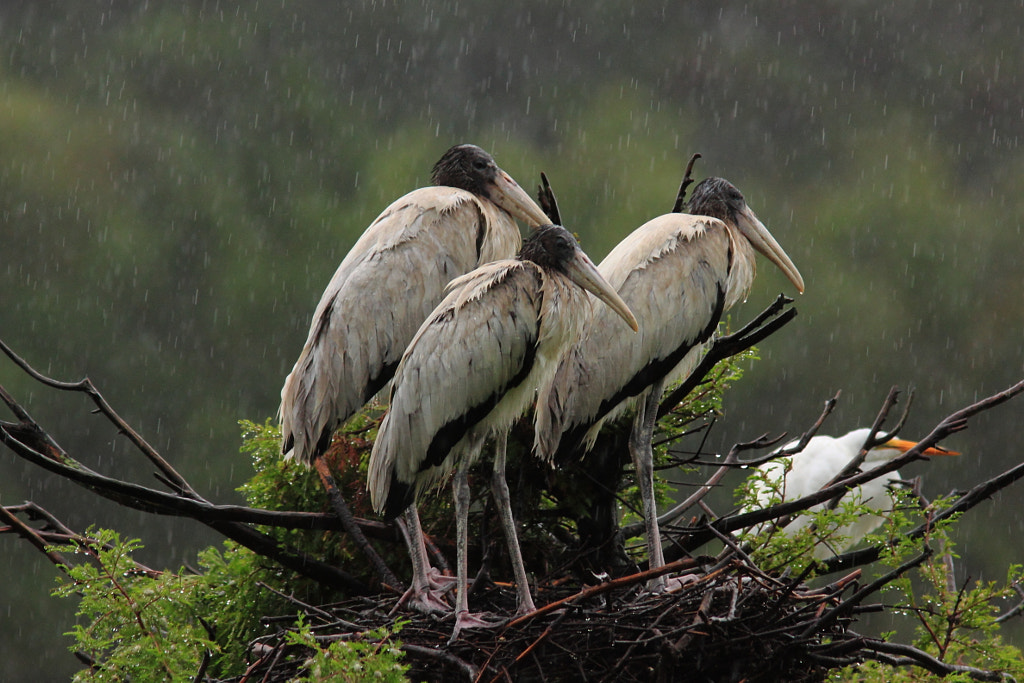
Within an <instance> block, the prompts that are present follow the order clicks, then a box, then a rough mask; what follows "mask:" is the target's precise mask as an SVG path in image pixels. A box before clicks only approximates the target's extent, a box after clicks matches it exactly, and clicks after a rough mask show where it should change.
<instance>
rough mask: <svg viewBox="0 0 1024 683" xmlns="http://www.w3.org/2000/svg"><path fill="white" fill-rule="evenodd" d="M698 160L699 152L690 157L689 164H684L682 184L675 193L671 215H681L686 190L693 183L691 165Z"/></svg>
mask: <svg viewBox="0 0 1024 683" xmlns="http://www.w3.org/2000/svg"><path fill="white" fill-rule="evenodd" d="M700 158H701V157H700V152H697V153H695V154H694V155H693V156H692V157H690V163H688V164H686V173H685V174H683V182H682V183H680V184H679V192H677V193H676V203H675V204H674V205H673V206H672V213H682V211H683V204H685V203H686V190H687V188H689V187H690V185H691V184H692V183H693V178H691V177H690V174H691V173H693V165H694V164H695V163H697V159H700Z"/></svg>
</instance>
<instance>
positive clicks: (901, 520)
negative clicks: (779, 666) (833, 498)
mask: <svg viewBox="0 0 1024 683" xmlns="http://www.w3.org/2000/svg"><path fill="white" fill-rule="evenodd" d="M758 479H760V480H761V481H763V483H764V485H765V486H766V487H767V489H766V490H770V491H771V493H772V500H771V501H770V502H771V503H776V502H779V500H781V494H782V492H781V491H780V490H778V484H777V481H776V480H775V479H774V478H773V479H768V478H766V477H765V476H764V475H763V474H762V473H760V472H754V473H752V474H751V480H748V481H747V482H746V483H745V484H744V485H743V486H741V487H740V488H739V489H738V496H739V498H740V502H741V504H743V505H749V504H751V503H754V504H757V498H756V496H755V495H754V494H753V493H752V491H751V489H752V486H751V481H752V480H758ZM895 493H896V500H897V504H896V506H895V509H894V510H893V511H892V512H891V513H890V514H889V515H888V516H887V517H886V521H885V524H884V525H883V526H882V527H881V529H880V531H879V532H876V533H873V534H870V535H868V537H867V538H866V539H865V542H866V543H867V544H869V545H873V546H876V547H879V548H880V549H881V551H882V553H881V559H880V561H879V563H878V571H879V572H880V573H881V572H885V571H889V570H892V569H895V568H896V567H899V566H900V565H901V564H903V563H905V562H906V561H907V560H909V559H911V558H913V557H915V556H917V555H918V554H920V553H921V551H922V546H923V545H926V546H929V547H932V548H934V549H935V550H936V552H935V553H934V555H933V556H932V557H931V558H929V559H928V560H927V561H926V562H925V563H924V564H922V565H921V566H920V567H919V568H917V569H916V570H914V571H913V572H912V573H904V574H901V575H899V576H897V577H896V578H894V579H892V580H891V581H890V582H889V583H888V584H887V585H886V586H885V587H884V588H883V594H884V595H885V596H886V603H887V604H888V605H889V606H890V609H891V611H892V613H893V614H896V615H903V616H905V617H907V618H909V619H910V620H912V622H913V623H914V633H915V637H914V642H913V645H914V646H915V647H917V648H919V649H921V650H923V651H924V652H926V653H928V654H930V655H932V656H933V657H935V658H937V659H939V660H940V661H943V662H947V663H954V664H959V665H965V666H971V667H975V668H980V669H989V670H997V671H1005V672H1007V673H1010V674H1011V675H1013V676H1014V677H1016V678H1017V679H1018V680H1019V679H1020V678H1021V677H1022V676H1024V656H1022V653H1021V652H1020V650H1018V649H1017V648H1015V647H1013V646H1012V645H1008V644H1006V643H1004V642H1003V640H1002V637H1001V635H1000V624H999V622H998V621H997V617H998V615H999V612H1000V609H1001V606H1004V605H1006V604H1007V602H1008V601H1010V600H1013V599H1017V600H1019V595H1018V593H1017V592H1016V590H1015V587H1016V586H1019V585H1020V583H1021V580H1022V577H1024V568H1022V567H1021V566H1020V565H1013V566H1011V567H1010V568H1009V569H1008V571H1007V575H1006V580H1005V581H1003V582H1000V581H987V582H980V581H979V582H975V583H974V585H973V586H968V584H967V583H964V584H963V585H961V586H959V587H958V586H957V585H955V583H954V579H953V570H952V567H953V563H954V561H955V560H956V559H957V555H956V552H955V549H954V546H953V543H952V542H951V541H950V538H949V534H950V532H951V530H952V527H953V524H954V522H955V521H956V519H955V517H953V518H949V519H946V520H943V521H942V522H941V523H938V524H931V525H930V526H929V531H928V534H927V535H926V537H925V538H924V539H923V540H922V539H915V538H911V537H910V536H909V535H908V534H907V533H906V532H907V531H908V530H909V529H911V528H914V527H917V526H918V525H920V524H922V523H923V522H926V521H928V520H930V519H931V518H932V517H933V516H934V515H935V514H936V513H937V512H939V511H941V510H942V509H944V507H946V506H947V505H948V504H949V501H947V500H945V499H939V500H936V501H934V502H933V503H931V505H929V506H928V507H927V508H925V509H922V508H921V506H920V504H919V501H918V499H917V498H916V497H915V496H914V495H913V494H912V493H911V492H909V491H906V490H903V489H898V490H897V491H896V492H895ZM761 505H763V503H762V504H761ZM873 512H875V511H873V510H871V509H870V508H868V507H866V506H864V505H861V504H860V503H859V501H856V500H854V501H849V502H847V501H845V500H844V501H843V503H842V504H840V505H839V506H838V507H837V508H836V509H835V510H819V511H813V512H810V513H807V515H806V516H807V519H808V520H809V522H810V523H808V524H806V525H804V526H803V527H802V528H801V529H800V530H799V531H798V532H797V533H783V532H781V531H780V530H778V529H774V528H773V529H771V530H769V529H768V528H767V527H768V526H769V525H765V526H764V527H762V528H759V529H753V530H749V531H747V532H745V533H743V534H741V538H742V540H744V541H745V542H748V543H750V544H751V556H752V557H753V558H754V560H755V562H756V563H757V564H758V566H759V567H761V568H762V569H764V570H766V571H769V572H780V571H782V570H783V569H788V570H789V572H790V573H791V574H797V573H799V572H801V571H803V570H804V569H805V568H806V567H807V566H808V565H809V564H810V563H812V562H814V550H815V548H820V547H821V546H822V545H829V544H842V543H843V542H844V540H845V539H842V538H841V537H837V536H836V535H835V531H836V529H839V528H842V527H843V526H845V525H847V524H849V523H850V522H852V521H853V520H854V519H856V518H857V517H858V516H859V515H862V514H872V513H873ZM812 575H813V573H812ZM892 635H893V634H889V635H888V636H886V637H891V636H892ZM829 680H831V681H837V682H839V681H842V682H844V683H897V682H899V683H903V682H907V683H909V682H910V681H915V682H916V681H939V680H943V681H967V680H971V679H970V678H969V676H968V675H967V674H966V673H965V674H960V675H956V676H950V677H946V678H940V677H939V676H935V675H930V674H928V673H927V672H923V671H922V669H920V668H916V667H906V666H903V667H895V666H891V665H888V664H883V663H880V662H877V661H867V662H865V663H863V664H860V665H858V666H853V667H847V668H844V669H841V670H836V671H835V672H834V673H833V674H832V675H831V677H830V678H829Z"/></svg>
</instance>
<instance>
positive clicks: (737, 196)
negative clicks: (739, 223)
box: [686, 178, 747, 224]
mask: <svg viewBox="0 0 1024 683" xmlns="http://www.w3.org/2000/svg"><path fill="white" fill-rule="evenodd" d="M746 205H747V203H746V202H745V201H744V200H743V195H742V194H741V193H740V191H739V190H737V189H736V186H735V185H733V184H732V183H730V182H729V181H728V180H726V179H725V178H705V179H704V180H702V181H700V182H699V183H697V186H696V187H695V188H693V193H692V194H691V195H690V201H688V202H687V203H686V213H689V214H692V215H694V216H711V217H712V218H717V219H719V220H722V221H727V222H730V223H734V224H735V223H736V215H737V214H738V213H739V212H740V211H742V210H743V209H744V207H746Z"/></svg>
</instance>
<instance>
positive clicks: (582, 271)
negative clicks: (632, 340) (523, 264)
mask: <svg viewBox="0 0 1024 683" xmlns="http://www.w3.org/2000/svg"><path fill="white" fill-rule="evenodd" d="M519 259H520V260H521V261H531V262H533V263H536V264H537V265H538V266H540V267H541V268H543V269H544V270H546V271H549V272H554V273H560V274H562V275H564V276H565V277H567V278H569V279H570V280H572V281H573V282H575V283H576V284H577V285H579V286H580V287H582V288H583V289H585V290H587V291H588V292H591V293H593V295H594V296H596V297H597V298H598V299H600V300H601V301H603V302H605V303H606V304H608V305H609V306H610V307H611V309H612V310H613V311H615V312H616V313H618V314H619V316H620V317H621V318H622V319H623V320H625V321H626V324H628V325H629V326H630V327H632V328H633V331H634V332H636V331H637V329H639V328H638V326H637V322H636V317H634V316H633V312H632V311H630V310H629V306H627V305H626V302H625V301H623V300H622V297H620V296H619V295H618V293H616V291H615V290H614V289H613V288H612V286H611V285H610V284H608V282H607V281H606V280H605V279H604V277H602V275H601V273H600V272H599V271H598V270H597V266H595V265H594V262H593V261H591V260H590V257H589V256H587V255H586V254H584V253H583V250H582V249H580V245H579V243H578V242H577V241H576V238H575V237H573V236H572V234H570V233H569V231H568V230H566V229H565V228H563V227H562V226H560V225H542V226H540V227H539V228H537V229H536V230H535V231H534V233H533V234H532V235H530V236H529V237H528V238H527V239H526V241H525V242H523V248H522V249H521V250H520V252H519Z"/></svg>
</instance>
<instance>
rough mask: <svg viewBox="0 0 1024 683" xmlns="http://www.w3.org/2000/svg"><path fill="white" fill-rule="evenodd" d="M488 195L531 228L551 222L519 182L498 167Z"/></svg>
mask: <svg viewBox="0 0 1024 683" xmlns="http://www.w3.org/2000/svg"><path fill="white" fill-rule="evenodd" d="M489 196H490V200H491V201H492V202H494V203H495V204H497V205H498V206H500V207H501V208H503V209H505V210H506V211H508V212H509V213H510V214H512V215H513V216H515V217H516V218H518V219H519V220H521V221H523V222H524V223H526V224H527V225H529V226H530V227H531V228H536V227H538V226H541V225H547V224H548V223H550V222H551V219H550V218H548V216H547V214H545V213H544V211H543V209H541V208H540V207H539V206H538V205H537V202H535V201H533V197H531V196H530V195H529V194H527V193H526V191H525V190H524V189H523V188H521V187H519V184H518V183H517V182H516V181H515V180H513V179H512V176H510V175H509V174H508V173H505V172H504V171H502V170H501V169H500V168H499V169H498V177H497V179H496V180H495V181H494V184H493V185H491V192H490V194H489Z"/></svg>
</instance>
